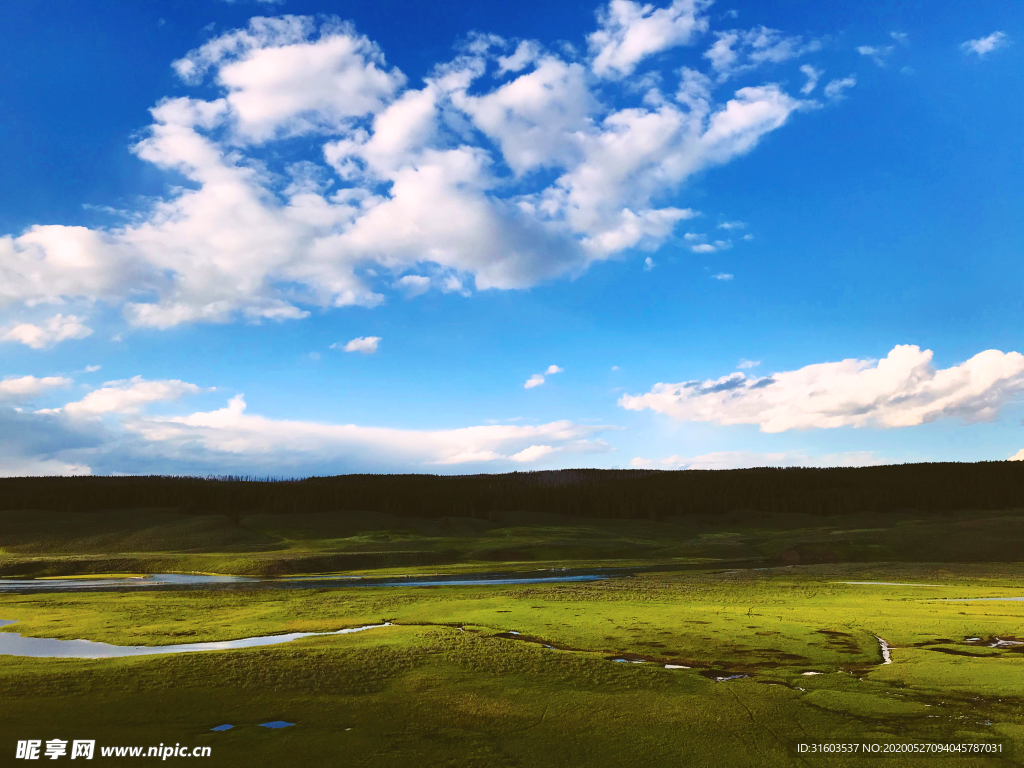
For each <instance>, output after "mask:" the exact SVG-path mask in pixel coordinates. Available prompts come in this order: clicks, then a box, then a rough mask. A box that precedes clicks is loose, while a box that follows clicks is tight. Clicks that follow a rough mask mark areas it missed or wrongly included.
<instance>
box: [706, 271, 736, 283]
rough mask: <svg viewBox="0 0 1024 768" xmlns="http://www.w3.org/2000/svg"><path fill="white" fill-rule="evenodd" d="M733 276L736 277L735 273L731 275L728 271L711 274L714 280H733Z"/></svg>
mask: <svg viewBox="0 0 1024 768" xmlns="http://www.w3.org/2000/svg"><path fill="white" fill-rule="evenodd" d="M733 277H734V275H730V274H729V273H728V272H719V273H718V274H717V275H712V276H711V278H712V279H713V280H723V281H726V282H727V281H729V280H732V279H733Z"/></svg>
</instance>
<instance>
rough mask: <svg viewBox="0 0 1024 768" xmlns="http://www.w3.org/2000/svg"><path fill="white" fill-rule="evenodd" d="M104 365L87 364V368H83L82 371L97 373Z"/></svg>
mask: <svg viewBox="0 0 1024 768" xmlns="http://www.w3.org/2000/svg"><path fill="white" fill-rule="evenodd" d="M102 367H103V366H102V365H87V366H85V368H83V369H82V371H83V372H84V373H96V371H98V370H99V369H100V368H102Z"/></svg>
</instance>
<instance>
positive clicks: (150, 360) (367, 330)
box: [0, 0, 1024, 476]
mask: <svg viewBox="0 0 1024 768" xmlns="http://www.w3.org/2000/svg"><path fill="white" fill-rule="evenodd" d="M0 24H2V26H0V34H2V36H3V40H4V45H3V46H0V72H2V74H3V76H2V78H0V108H2V110H3V114H4V120H2V121H0V168H2V169H3V181H4V183H3V184H2V185H0V362H2V366H0V474H7V475H16V474H55V473H85V472H92V473H97V474H109V473H140V472H146V473H148V472H159V473H179V472H181V473H186V472H187V473H200V474H207V473H212V474H221V473H238V472H251V473H260V474H273V475H282V476H285V475H287V476H292V475H305V474H324V473H342V472H349V471H413V472H444V473H465V472H499V471H511V470H530V469H550V468H558V467H575V466H596V467H655V468H664V469H677V468H687V467H695V468H705V467H714V468H718V467H734V466H756V465H814V466H822V465H836V464H844V465H860V464H872V463H889V462H902V461H936V460H960V461H976V460H993V459H995V460H1001V459H1007V458H1010V457H1017V458H1024V434H1022V433H1024V428H1022V417H1024V407H1022V403H1021V393H1022V391H1024V356H1022V355H1021V354H1020V351H1021V349H1022V347H1024V343H1022V339H1021V322H1020V318H1021V310H1022V301H1021V297H1022V288H1024V285H1022V283H1024V280H1022V278H1024V269H1022V266H1024V265H1022V260H1021V253H1022V251H1024V223H1022V222H1024V217H1022V216H1021V212H1022V211H1024V174H1022V170H1024V152H1022V146H1024V144H1022V139H1021V137H1022V136H1024V112H1022V111H1021V109H1020V104H1021V103H1022V101H1024V99H1022V97H1024V87H1022V84H1024V81H1022V78H1021V76H1020V73H1021V72H1022V71H1024V66H1022V65H1024V62H1022V44H1021V43H1022V41H1024V13H1022V9H1021V7H1020V5H1019V4H1018V3H1005V2H981V3H971V4H967V3H954V2H949V3H941V4H927V5H925V4H908V3H873V4H870V5H869V6H865V5H864V4H863V3H853V2H850V3H840V2H837V3H823V4H806V3H795V2H792V3H765V2H746V3H744V2H737V3H724V2H717V3H714V4H711V3H707V2H701V1H698V0H677V1H676V2H674V3H672V4H669V3H666V2H662V3H660V4H652V5H647V6H644V5H640V4H636V3H632V2H628V0H615V1H614V2H612V3H610V4H609V3H601V4H593V3H556V4H552V3H531V2H521V3H516V4H486V3H447V4H443V5H439V4H428V3H407V2H397V1H396V0H385V1H382V2H378V3H373V4H367V3H326V2H302V1H301V0H285V1H284V2H279V3H268V2H255V1H253V2H233V3H228V2H223V1H222V0H208V1H205V0H204V1H203V2H157V1H154V2H150V3H146V4H136V3H122V2H97V3H90V4H81V3H70V2H56V0H52V1H51V0H44V1H43V2H38V1H36V2H28V1H27V0H24V1H23V0H13V1H12V2H10V3H8V4H7V5H5V17H4V19H3V21H2V23H0Z"/></svg>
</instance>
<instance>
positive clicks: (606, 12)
mask: <svg viewBox="0 0 1024 768" xmlns="http://www.w3.org/2000/svg"><path fill="white" fill-rule="evenodd" d="M709 4H710V3H708V2H703V1H702V0H674V2H673V3H672V4H671V5H670V6H668V7H667V8H655V7H654V6H653V5H650V4H647V5H640V4H639V3H634V2H631V0H611V2H609V3H608V6H607V7H606V8H604V9H603V10H602V11H601V12H600V13H599V14H598V21H599V23H600V29H598V30H597V31H596V32H593V33H592V34H591V35H590V36H589V37H588V38H587V43H588V44H589V46H590V52H591V54H592V55H593V57H594V58H593V61H592V63H591V67H592V68H593V70H594V72H595V73H596V74H597V75H599V76H601V77H622V76H625V75H629V74H632V72H633V70H634V69H635V68H636V65H637V64H639V63H640V62H641V61H642V60H643V59H645V58H647V57H648V56H651V55H653V54H655V53H660V52H661V51H664V50H667V49H669V48H674V47H675V46H679V45H689V44H690V43H691V42H693V40H694V39H695V38H696V37H697V36H698V35H700V34H701V33H703V32H705V31H706V30H707V28H708V21H707V18H706V17H705V16H702V15H701V12H702V11H703V10H704V9H705V8H706V7H707V6H708V5H709Z"/></svg>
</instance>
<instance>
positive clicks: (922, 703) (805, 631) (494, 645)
mask: <svg viewBox="0 0 1024 768" xmlns="http://www.w3.org/2000/svg"><path fill="white" fill-rule="evenodd" d="M846 581H863V582H871V581H877V582H890V583H895V585H893V584H878V585H875V584H844V583H842V582H846ZM909 584H928V585H941V586H908V585H909ZM1019 595H1024V580H1022V579H1021V576H1020V570H1019V567H1018V566H1016V565H1012V564H1011V565H999V564H983V565H965V564H959V565H958V564H913V565H908V564H873V565H856V564H831V565H795V566H777V567H768V568H766V569H764V570H753V569H742V570H737V569H730V570H722V569H715V568H709V569H708V570H702V571H681V572H662V573H659V572H650V573H644V574H640V575H635V576H631V577H627V578H616V579H610V580H607V581H601V582H591V583H586V584H578V583H574V584H549V585H542V586H536V585H528V586H464V587H425V588H401V587H391V588H382V589H363V588H356V589H351V588H350V589H345V588H341V589H331V590H307V591H291V590H288V591H284V590H281V591H278V590H268V591H245V592H232V591H218V590H208V591H190V592H163V593H73V594H36V595H3V596H0V618H3V619H8V620H16V622H17V623H16V624H13V625H10V626H7V627H6V628H5V631H15V632H19V633H21V634H23V635H26V636H33V637H52V638H63V639H74V638H88V639H90V640H96V641H102V642H107V643H113V644H118V645H168V644H175V643H184V642H208V641H216V640H228V639H235V638H241V637H250V636H255V635H266V634H277V633H287V632H316V631H330V630H337V629H341V628H343V627H350V626H358V625H363V624H372V623H379V622H382V621H383V620H387V621H389V622H393V624H394V626H390V627H381V628H379V629H374V630H370V631H366V632H362V633H358V634H349V635H337V636H321V637H311V638H306V639H303V640H298V641H295V642H292V643H288V644H286V645H281V646H274V647H268V648H254V649H244V650H232V651H223V652H203V653H196V654H188V655H181V656H174V655H166V656H163V655H160V656H151V657H141V658H138V657H137V658H124V659H97V660H84V659H27V658H18V657H11V656H7V657H0V699H2V700H3V701H4V708H5V717H4V718H3V721H2V722H0V732H2V734H3V741H4V742H5V743H8V742H9V743H10V744H11V745H13V743H14V740H16V739H19V738H53V737H59V738H96V739H97V740H99V741H101V742H102V743H109V744H151V743H152V744H158V743H161V742H164V743H168V742H181V743H183V744H191V745H211V746H213V747H214V758H213V762H212V763H211V764H216V765H227V766H234V765H239V766H241V765H254V764H260V765H298V764H303V765H334V764H345V765H374V766H382V765H396V766H397V765H408V764H414V765H429V766H433V765H438V766H442V765H450V766H476V765H480V766H484V765H487V766H526V765H531V766H541V765H543V766H591V765H593V766H598V765H600V766H604V765H607V766H676V765H678V766H703V765H709V766H746V765H751V766H755V765H756V766H761V765H765V766H769V765H779V766H788V765H821V766H825V765H828V766H833V765H860V764H862V763H863V762H864V760H865V758H845V759H843V758H836V757H802V758H801V757H798V756H796V755H795V754H794V753H793V752H792V751H791V744H792V743H793V742H794V741H795V740H796V739H806V740H851V741H857V740H859V741H864V740H867V739H889V738H893V739H898V740H919V741H968V740H969V741H977V740H987V739H993V738H997V739H998V738H1001V739H1008V740H1009V741H1010V742H1012V743H1014V744H1015V745H1016V746H1017V749H1018V750H1019V748H1020V746H1021V745H1024V714H1022V712H1024V709H1022V706H1021V705H1022V703H1024V697H1022V695H1021V681H1022V680H1024V653H1022V652H1021V648H1022V647H1024V646H1019V645H1012V644H1003V645H999V646H997V647H990V646H991V645H993V642H989V641H990V640H993V641H994V639H995V638H1000V639H1002V640H1010V641H1013V640H1014V639H1016V638H1020V637H1022V636H1024V603H1022V602H1014V601H978V602H973V601H967V602H960V601H959V600H960V599H963V598H980V597H1007V596H1019ZM510 631H512V632H517V633H519V635H509V634H508V633H509V632H510ZM879 637H880V638H884V640H885V641H886V642H887V643H888V644H889V645H890V646H891V648H892V657H893V663H891V664H882V661H883V659H882V654H881V651H880V646H879V642H878V639H877V638H879ZM968 638H977V639H976V640H968ZM545 646H552V647H545ZM613 659H626V660H629V661H642V663H622V662H618V661H614V660H613ZM666 665H671V666H672V667H690V669H680V668H672V669H666V668H665V667H666ZM809 672H819V673H821V674H816V675H811V674H807V673H809ZM735 675H746V677H737V678H735V679H732V680H729V681H727V682H717V681H716V679H715V678H716V677H733V676H735ZM274 720H284V721H287V722H291V723H296V725H295V726H294V727H290V728H287V729H282V730H280V731H270V730H268V729H265V728H259V727H258V725H259V724H260V723H264V722H267V721H274ZM224 723H230V724H233V725H234V726H235V727H234V728H233V729H231V730H229V731H224V732H213V731H211V730H210V729H211V728H214V727H215V726H219V725H221V724H224ZM12 748H13V746H12ZM936 759H941V765H944V766H946V765H948V766H951V767H952V766H957V765H993V766H995V765H1019V764H1020V762H1019V760H1020V754H1019V753H1018V754H1016V755H1014V756H1013V757H1004V758H1001V759H993V758H971V759H962V758H956V757H942V758H936ZM868 760H869V761H870V764H872V765H878V766H883V765H904V764H905V765H921V764H928V761H927V760H926V761H925V762H924V763H922V762H921V759H920V758H917V759H899V758H897V759H885V758H868ZM254 761H256V762H254Z"/></svg>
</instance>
